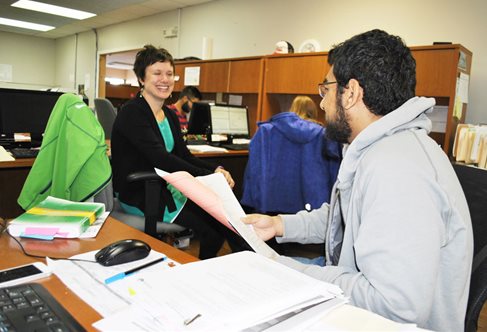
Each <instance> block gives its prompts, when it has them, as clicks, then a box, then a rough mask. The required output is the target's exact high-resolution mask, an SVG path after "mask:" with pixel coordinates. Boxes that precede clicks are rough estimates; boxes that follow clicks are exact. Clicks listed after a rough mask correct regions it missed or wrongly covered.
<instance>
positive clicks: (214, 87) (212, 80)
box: [174, 60, 229, 93]
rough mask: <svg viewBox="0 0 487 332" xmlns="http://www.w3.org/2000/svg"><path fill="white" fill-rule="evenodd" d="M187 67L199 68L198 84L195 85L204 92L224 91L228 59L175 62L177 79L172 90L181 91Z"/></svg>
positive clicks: (225, 88)
mask: <svg viewBox="0 0 487 332" xmlns="http://www.w3.org/2000/svg"><path fill="white" fill-rule="evenodd" d="M188 67H197V68H199V70H200V75H199V84H198V85H196V87H197V88H198V89H199V90H200V91H201V92H203V93H205V92H215V93H216V92H225V91H226V90H227V86H228V68H229V64H228V61H226V60H225V61H214V60H208V61H202V60H199V61H190V62H178V63H176V75H178V76H179V81H178V82H176V83H175V85H174V90H175V91H181V90H182V89H183V88H184V86H185V84H184V81H185V72H186V68H188Z"/></svg>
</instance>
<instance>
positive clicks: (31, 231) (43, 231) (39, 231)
mask: <svg viewBox="0 0 487 332" xmlns="http://www.w3.org/2000/svg"><path fill="white" fill-rule="evenodd" d="M58 231H59V228H58V227H49V228H47V227H27V228H26V229H25V231H24V234H25V235H46V236H54V235H56V234H57V232H58Z"/></svg>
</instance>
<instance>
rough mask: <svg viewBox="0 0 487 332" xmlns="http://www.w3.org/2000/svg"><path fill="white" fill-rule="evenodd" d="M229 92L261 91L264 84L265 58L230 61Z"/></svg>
mask: <svg viewBox="0 0 487 332" xmlns="http://www.w3.org/2000/svg"><path fill="white" fill-rule="evenodd" d="M229 63H230V75H229V80H228V90H227V92H233V93H259V92H260V87H261V86H262V71H263V66H264V64H263V60H262V58H257V59H245V60H235V61H230V62H229Z"/></svg>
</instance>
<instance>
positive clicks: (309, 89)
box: [264, 52, 330, 94]
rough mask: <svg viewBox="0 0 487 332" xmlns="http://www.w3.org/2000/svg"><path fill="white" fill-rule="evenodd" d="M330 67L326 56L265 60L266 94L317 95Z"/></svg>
mask: <svg viewBox="0 0 487 332" xmlns="http://www.w3.org/2000/svg"><path fill="white" fill-rule="evenodd" d="M329 68H330V66H329V65H328V62H327V54H326V53H323V52H320V53H298V54H289V55H275V56H269V57H267V58H266V65H265V87H264V90H265V92H266V93H290V94H318V83H321V82H323V79H324V78H325V75H326V73H327V71H328V69H329Z"/></svg>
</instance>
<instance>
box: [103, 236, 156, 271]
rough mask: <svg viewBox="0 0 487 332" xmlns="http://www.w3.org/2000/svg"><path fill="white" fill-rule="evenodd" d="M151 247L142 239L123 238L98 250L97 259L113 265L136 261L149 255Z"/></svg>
mask: <svg viewBox="0 0 487 332" xmlns="http://www.w3.org/2000/svg"><path fill="white" fill-rule="evenodd" d="M150 251H151V247H150V246H149V245H148V244H147V243H145V242H143V241H141V240H132V239H127V240H121V241H118V242H115V243H112V244H110V245H108V246H106V247H104V248H102V249H100V251H98V252H97V253H96V254H95V259H96V261H97V262H98V263H100V264H101V265H104V266H112V265H118V264H123V263H128V262H132V261H136V260H138V259H142V258H145V257H147V255H149V253H150Z"/></svg>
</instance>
